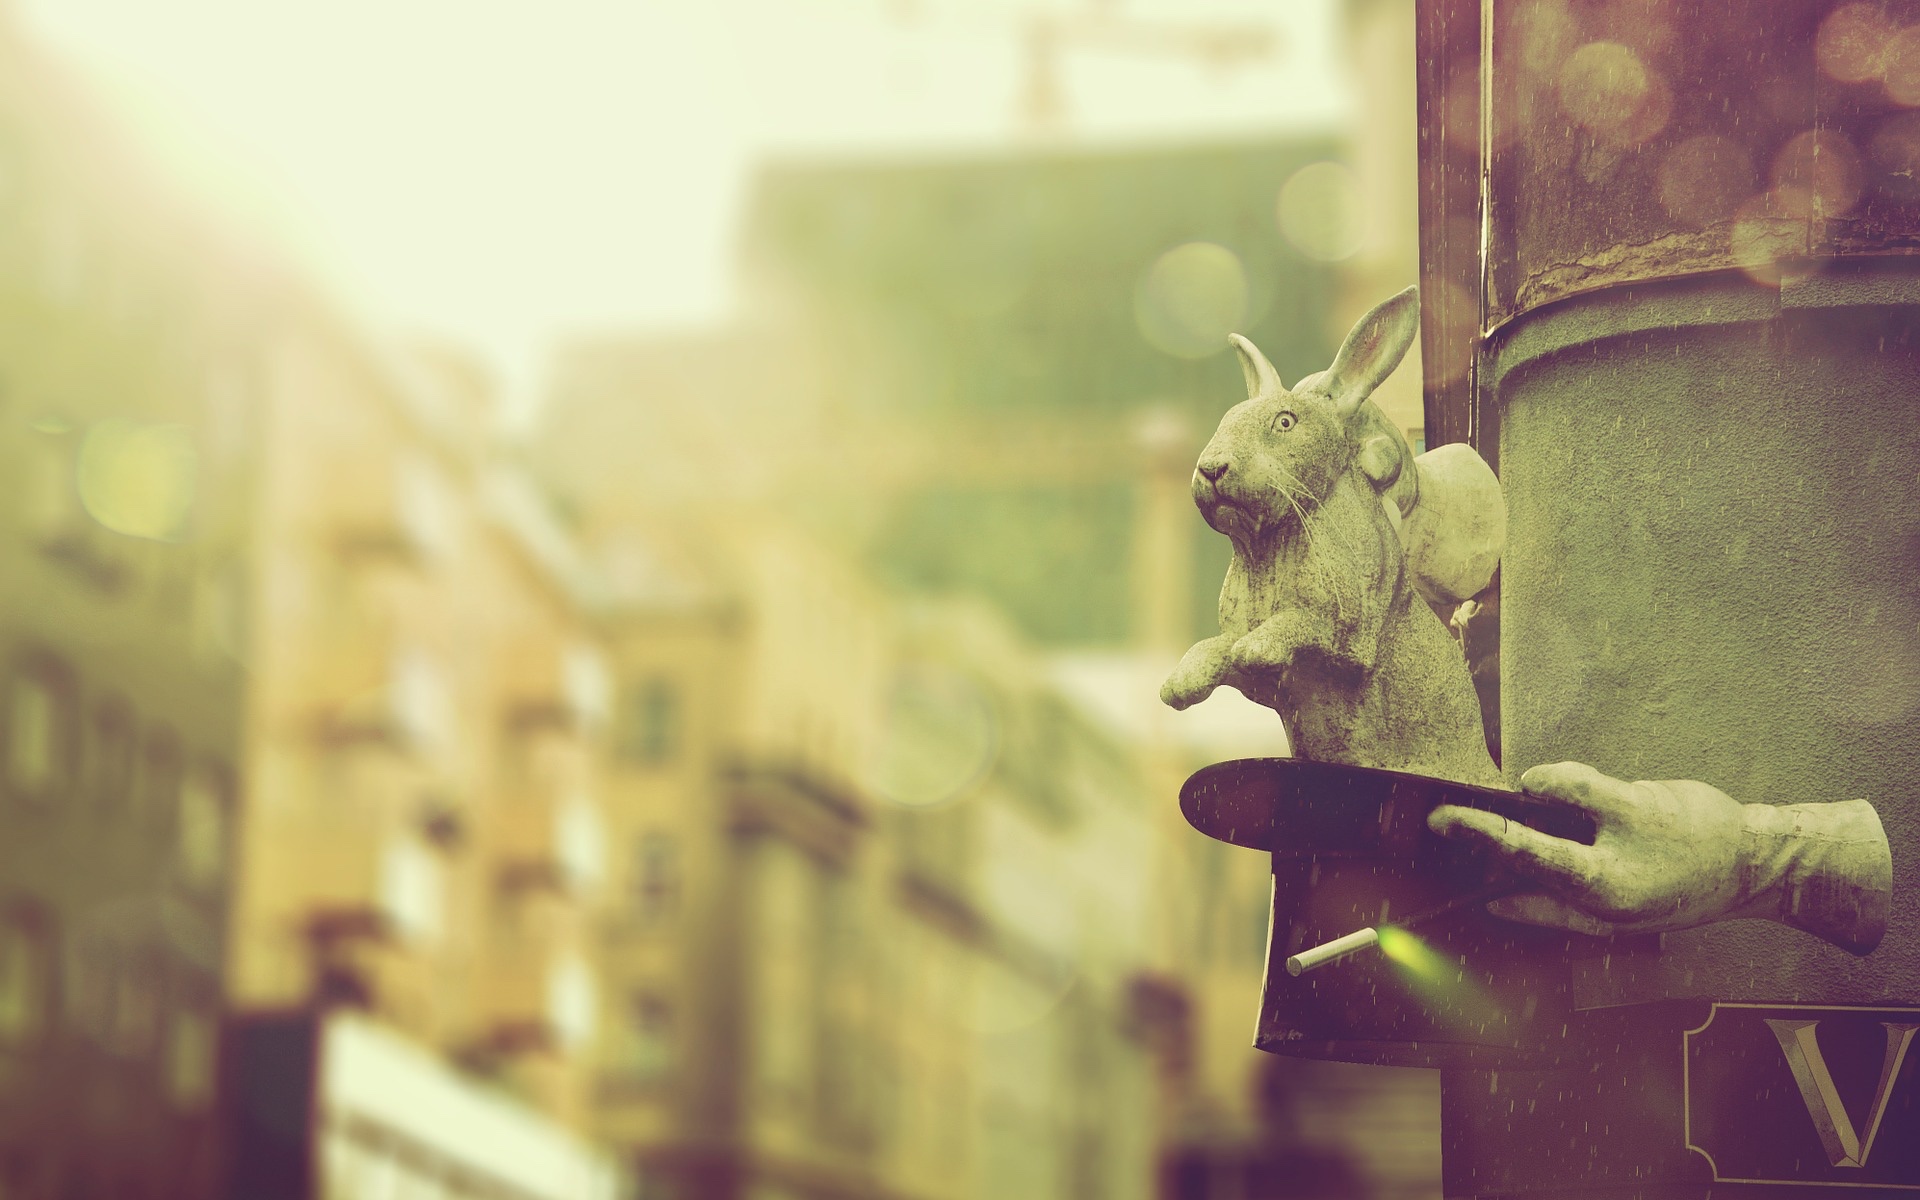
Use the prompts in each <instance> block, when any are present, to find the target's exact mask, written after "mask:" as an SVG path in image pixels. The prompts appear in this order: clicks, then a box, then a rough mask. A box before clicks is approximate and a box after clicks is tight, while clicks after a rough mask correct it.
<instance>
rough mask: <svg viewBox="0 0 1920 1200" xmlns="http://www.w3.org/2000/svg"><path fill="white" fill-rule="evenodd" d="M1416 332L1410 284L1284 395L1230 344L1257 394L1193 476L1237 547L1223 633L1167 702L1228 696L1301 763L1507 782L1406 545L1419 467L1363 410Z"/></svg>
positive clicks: (1216, 524) (1171, 689) (1198, 653)
mask: <svg viewBox="0 0 1920 1200" xmlns="http://www.w3.org/2000/svg"><path fill="white" fill-rule="evenodd" d="M1418 325H1419V299H1418V294H1417V292H1416V291H1415V289H1413V288H1408V289H1407V290H1406V291H1404V292H1401V293H1400V294H1399V295H1397V296H1394V297H1393V298H1392V299H1390V300H1387V301H1386V302H1384V303H1382V304H1380V305H1379V306H1377V307H1375V308H1374V309H1373V310H1372V311H1370V312H1368V313H1367V314H1366V315H1365V316H1363V317H1361V318H1360V320H1359V322H1358V323H1357V324H1356V325H1355V326H1354V328H1353V331H1352V332H1351V333H1349V334H1348V335H1347V339H1346V342H1345V343H1344V344H1343V345H1342V346H1341V347H1340V352H1339V354H1338V355H1336V356H1335V358H1334V362H1333V365H1332V366H1331V367H1329V368H1328V369H1327V370H1326V371H1323V372H1321V373H1320V374H1317V375H1313V376H1310V377H1308V378H1307V379H1304V380H1301V381H1300V383H1299V384H1298V385H1297V386H1296V387H1295V388H1294V389H1293V390H1292V391H1288V390H1287V388H1286V387H1285V386H1284V385H1283V384H1282V383H1281V382H1280V376H1279V374H1278V373H1277V372H1276V371H1275V370H1274V368H1273V365H1272V364H1271V363H1269V362H1268V361H1267V360H1266V358H1265V356H1263V355H1262V354H1261V353H1260V351H1259V349H1258V348H1256V347H1255V346H1254V344H1253V343H1252V342H1250V341H1248V340H1247V339H1246V338H1244V337H1241V336H1240V335H1238V334H1235V335H1233V337H1232V342H1233V345H1234V348H1235V349H1236V350H1237V351H1239V354H1240V365H1241V368H1242V370H1243V371H1244V373H1245V375H1246V381H1247V399H1246V400H1245V401H1244V402H1243V403H1241V404H1238V405H1236V406H1234V407H1233V408H1232V409H1231V410H1229V411H1228V412H1227V414H1226V416H1225V417H1223V418H1221V421H1220V427H1219V429H1218V430H1217V431H1216V432H1215V433H1214V435H1213V438H1212V440H1211V441H1209V442H1208V443H1207V446H1206V449H1205V450H1204V451H1202V452H1201V455H1200V461H1199V463H1198V465H1197V466H1196V467H1195V469H1194V473H1193V497H1194V502H1195V503H1196V504H1197V505H1198V506H1199V509H1200V512H1201V515H1202V516H1203V517H1205V519H1206V522H1207V524H1208V525H1210V526H1212V527H1213V528H1214V529H1215V530H1216V531H1218V532H1220V533H1223V534H1225V535H1226V536H1227V538H1228V539H1229V540H1231V541H1232V543H1233V562H1232V565H1231V566H1229V567H1228V568H1227V578H1226V582H1225V583H1224V584H1222V585H1221V588H1220V634H1219V635H1218V636H1217V637H1211V638H1208V639H1206V640H1205V641H1202V642H1200V643H1198V644H1196V645H1195V646H1194V647H1193V648H1192V649H1190V650H1188V651H1187V653H1186V654H1185V655H1184V656H1183V657H1182V658H1181V660H1180V664H1179V666H1177V667H1176V668H1175V669H1174V671H1173V674H1172V675H1170V676H1169V677H1168V678H1167V681H1166V683H1165V684H1164V685H1163V686H1162V688H1161V690H1160V697H1161V699H1162V700H1164V701H1165V702H1166V703H1167V704H1169V705H1171V706H1172V707H1174V708H1186V707H1188V706H1189V705H1192V704H1195V703H1198V702H1199V701H1201V700H1203V699H1205V698H1206V697H1207V696H1208V695H1209V694H1210V693H1212V691H1213V690H1214V689H1215V688H1216V687H1219V686H1221V685H1222V684H1225V685H1227V686H1230V687H1234V688H1237V689H1239V690H1240V691H1241V692H1242V693H1243V694H1245V695H1246V696H1247V697H1248V698H1249V699H1251V700H1253V701H1255V702H1256V703H1259V704H1262V705H1264V706H1266V707H1267V708H1270V709H1272V710H1274V711H1275V712H1276V713H1278V714H1279V715H1280V718H1281V720H1282V721H1283V722H1284V723H1285V725H1286V728H1287V733H1288V736H1289V738H1290V739H1291V742H1292V746H1293V752H1294V753H1295V754H1296V755H1297V756H1299V757H1301V758H1308V759H1316V760H1324V761H1332V762H1343V763H1350V764H1353V765H1356V766H1368V767H1382V768H1386V769H1388V770H1395V771H1409V772H1413V773H1416V774H1421V775H1431V776H1435V777H1438V778H1442V779H1451V780H1455V781H1458V782H1461V783H1469V784H1477V785H1480V786H1484V787H1499V786H1501V778H1500V772H1499V769H1498V768H1497V767H1495V766H1494V763H1493V760H1492V758H1491V757H1490V756H1489V754H1488V752H1487V746H1486V741H1485V737H1484V733H1483V731H1482V726H1481V722H1480V704H1479V699H1478V697H1477V696H1476V694H1475V692H1474V687H1473V683H1472V680H1471V679H1470V678H1469V676H1468V673H1467V664H1466V661H1465V658H1464V657H1463V655H1462V654H1461V651H1460V647H1459V644H1458V643H1457V642H1456V641H1454V639H1453V637H1452V635H1451V634H1449V633H1448V631H1447V628H1446V626H1445V625H1444V624H1443V623H1442V622H1441V620H1440V618H1439V617H1438V616H1436V615H1435V613H1434V611H1433V609H1432V608H1431V607H1429V605H1428V603H1427V601H1426V600H1423V599H1422V598H1421V595H1420V593H1419V592H1418V591H1416V588H1415V586H1414V580H1413V578H1412V576H1411V573H1410V572H1409V570H1408V564H1407V554H1406V551H1405V550H1404V549H1403V546H1402V530H1401V525H1402V521H1401V519H1400V518H1402V517H1403V516H1405V515H1407V514H1409V513H1412V512H1417V511H1418V507H1417V506H1418V505H1419V503H1420V498H1419V481H1420V475H1419V472H1418V471H1417V470H1416V469H1415V464H1416V463H1418V462H1420V461H1421V460H1417V459H1414V458H1413V457H1412V455H1411V452H1410V451H1409V450H1408V448H1407V446H1406V443H1405V442H1404V441H1403V440H1402V439H1401V437H1400V434H1399V432H1398V431H1397V430H1396V429H1394V428H1393V426H1392V425H1391V423H1390V422H1389V421H1388V420H1387V419H1386V417H1385V415H1384V414H1383V413H1381V411H1380V410H1379V407H1378V406H1377V405H1375V404H1373V403H1372V402H1371V401H1370V400H1369V399H1368V397H1369V396H1370V395H1371V394H1372V392H1373V390H1374V389H1375V388H1376V387H1378V386H1379V385H1380V383H1381V381H1383V380H1384V379H1386V377H1387V376H1388V375H1389V374H1391V373H1392V371H1393V369H1394V368H1395V367H1396V366H1398V365H1399V363H1400V360H1401V358H1402V357H1404V356H1405V354H1406V352H1407V348H1408V347H1409V346H1410V345H1411V344H1412V342H1413V338H1414V334H1415V332H1416V330H1417V329H1418ZM1468 453H1469V454H1471V451H1468ZM1426 457H1428V456H1422V459H1424V458H1426ZM1475 461H1476V462H1477V461H1478V460H1477V456H1475ZM1478 466H1479V470H1480V471H1483V472H1486V466H1485V464H1484V463H1479V464H1478ZM1487 477H1488V478H1489V479H1490V478H1491V472H1487ZM1494 490H1495V494H1496V496H1497V490H1498V489H1497V484H1495V485H1494ZM1389 507H1392V508H1393V509H1394V510H1395V511H1394V512H1392V513H1389V512H1388V509H1389ZM1501 520H1502V524H1504V512H1503V513H1502V514H1501ZM1486 569H1487V570H1488V571H1490V570H1491V566H1490V565H1489V566H1488V567H1487V568H1486Z"/></svg>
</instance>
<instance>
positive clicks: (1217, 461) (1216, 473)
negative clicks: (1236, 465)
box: [1200, 458, 1232, 483]
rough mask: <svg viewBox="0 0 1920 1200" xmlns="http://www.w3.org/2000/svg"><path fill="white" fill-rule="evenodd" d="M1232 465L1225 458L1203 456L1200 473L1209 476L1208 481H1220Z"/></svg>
mask: <svg viewBox="0 0 1920 1200" xmlns="http://www.w3.org/2000/svg"><path fill="white" fill-rule="evenodd" d="M1231 465H1232V464H1231V463H1229V462H1228V461H1227V460H1226V459H1224V458H1203V459H1201V460H1200V473H1201V474H1202V475H1205V476H1206V477H1207V482H1208V483H1218V482H1219V480H1220V477H1221V476H1222V475H1225V474H1226V473H1227V468H1228V467H1229V466H1231Z"/></svg>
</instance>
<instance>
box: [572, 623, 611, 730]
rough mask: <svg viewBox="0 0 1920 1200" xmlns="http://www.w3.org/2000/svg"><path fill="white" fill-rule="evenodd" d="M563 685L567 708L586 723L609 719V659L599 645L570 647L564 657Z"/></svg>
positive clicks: (594, 723)
mask: <svg viewBox="0 0 1920 1200" xmlns="http://www.w3.org/2000/svg"><path fill="white" fill-rule="evenodd" d="M560 671H561V678H562V687H563V688H564V690H565V692H566V697H567V707H568V708H569V709H571V710H572V711H573V714H574V716H575V717H576V718H577V719H578V720H579V721H580V723H581V724H583V725H599V724H602V723H603V722H605V720H606V718H607V707H608V697H607V693H608V691H609V688H610V685H609V682H608V679H607V663H606V659H605V658H604V657H602V656H601V654H600V651H599V649H598V648H597V647H595V646H592V645H590V644H588V643H585V642H576V643H574V644H573V645H571V646H568V647H567V649H566V652H565V654H564V655H563V656H562V659H561V665H560Z"/></svg>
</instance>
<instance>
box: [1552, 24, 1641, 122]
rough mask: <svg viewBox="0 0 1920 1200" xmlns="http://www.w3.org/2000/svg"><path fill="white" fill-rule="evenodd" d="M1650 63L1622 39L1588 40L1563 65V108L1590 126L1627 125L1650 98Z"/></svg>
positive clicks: (1561, 104)
mask: <svg viewBox="0 0 1920 1200" xmlns="http://www.w3.org/2000/svg"><path fill="white" fill-rule="evenodd" d="M1652 87H1653V82H1652V80H1651V78H1650V77H1649V76H1648V74H1647V68H1646V66H1645V65H1644V64H1643V63H1642V62H1641V61H1640V56H1639V55H1638V54H1635V53H1634V52H1633V51H1632V50H1630V49H1628V48H1627V47H1626V46H1623V45H1621V44H1620V43H1619V42H1588V43H1587V44H1586V45H1584V46H1582V47H1580V48H1579V49H1578V50H1575V51H1574V52H1573V55H1572V57H1570V58H1568V59H1567V61H1566V63H1565V65H1563V66H1562V67H1561V68H1560V107H1561V108H1562V109H1563V110H1565V112H1566V114H1567V115H1568V116H1569V117H1572V118H1573V119H1574V120H1576V121H1578V122H1579V123H1580V124H1582V125H1585V126H1586V127H1587V128H1589V129H1595V130H1610V129H1615V128H1618V127H1621V126H1624V125H1626V124H1627V123H1628V122H1629V121H1631V120H1632V118H1633V117H1635V116H1636V115H1637V114H1638V113H1639V111H1640V107H1641V105H1643V104H1645V103H1646V101H1647V96H1648V93H1649V91H1650V90H1651V89H1652Z"/></svg>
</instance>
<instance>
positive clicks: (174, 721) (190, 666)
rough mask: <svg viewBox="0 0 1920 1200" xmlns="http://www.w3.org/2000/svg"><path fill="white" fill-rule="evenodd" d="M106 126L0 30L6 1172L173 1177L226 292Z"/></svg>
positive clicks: (213, 588) (223, 770)
mask: <svg viewBox="0 0 1920 1200" xmlns="http://www.w3.org/2000/svg"><path fill="white" fill-rule="evenodd" d="M107 132H108V131H107V130H105V128H104V127H103V126H102V124H101V123H100V122H99V121H98V120H97V118H96V116H95V114H94V113H93V112H92V110H91V109H90V108H89V107H88V105H87V103H86V99H85V97H84V96H81V95H78V94H75V93H73V92H71V91H69V90H68V89H67V88H66V87H65V86H64V82H63V81H62V80H61V79H59V78H58V77H54V76H50V75H47V74H45V73H44V72H42V70H41V69H40V64H39V63H37V62H36V61H34V60H33V59H32V58H31V56H29V55H27V54H26V53H24V52H23V51H22V50H21V48H20V47H18V46H16V45H15V44H14V43H13V42H12V41H11V40H9V39H8V38H7V37H6V36H5V31H4V28H3V27H0V412H3V413H4V420H3V421H0V478H4V479H5V480H6V486H7V489H8V492H9V502H8V503H7V504H6V505H5V506H4V508H0V513H3V514H4V515H3V516H0V525H3V527H4V535H3V539H4V540H0V556H3V557H4V562H5V566H4V568H3V569H0V595H3V596H4V599H3V600H0V671H3V672H4V675H0V680H3V681H4V682H0V731H3V732H0V783H3V784H4V788H3V789H0V793H3V799H0V1191H4V1192H5V1193H6V1194H8V1195H14V1194H26V1195H34V1194H50V1189H53V1188H55V1187H66V1188H69V1189H70V1190H71V1194H76V1195H165V1194H190V1193H192V1192H194V1191H197V1190H204V1189H205V1188H207V1187H208V1186H210V1185H211V1182H212V1180H213V1178H214V1174H215V1171H216V1169H217V1161H216V1157H217V1156H216V1151H217V1139H216V1133H217V1123H216V1121H215V1117H214V1101H215V1095H214V1093H215V1073H216V1069H217V1065H216V1045H217V1041H218V1028H219V1025H218V1023H219V1017H220V1012H221V1003H220V1002H221V981H222V967H223V962H224V959H225V952H226V943H227V924H228V915H229V905H230V900H231V895H230V887H229V875H228V849H229V845H230V842H231V832H232V828H233V818H234V815H235V797H236V784H237V778H238V772H239V770H240V764H241V762H242V759H243V756H244V745H243V740H242V732H241V731H242V709H243V703H244V700H243V697H244V675H243V673H242V671H241V670H240V669H239V666H238V664H237V663H236V662H235V661H234V660H233V658H232V657H231V656H230V655H229V654H227V653H225V652H224V644H225V639H226V638H227V636H228V635H229V634H230V633H231V630H232V619H233V616H234V609H233V607H232V604H231V601H232V599H233V595H234V587H235V570H236V567H237V564H238V563H239V562H240V561H241V558H242V556H243V555H244V553H245V538H246V524H245V503H244V494H245V489H246V487H247V482H248V477H249V470H248V467H247V465H246V462H245V459H244V456H243V455H241V454H240V453H238V448H237V447H235V446H233V445H231V444H226V443H209V444H203V445H200V446H195V445H193V444H192V443H191V442H190V441H189V439H188V437H187V436H186V435H185V434H184V432H183V430H184V425H183V422H186V421H191V420H194V419H196V418H197V417H198V415H199V413H200V412H201V411H202V408H203V406H205V405H209V404H217V403H220V402H221V398H222V397H223V396H224V395H226V392H225V390H224V389H225V378H226V377H225V375H224V368H225V366H226V364H227V362H228V361H229V348H230V344H229V341H228V338H229V334H230V330H229V328H228V326H227V325H226V323H225V321H224V320H223V318H224V316H225V314H224V313H223V312H222V299H223V298H222V297H220V296H218V295H215V294H212V293H211V292H210V291H209V290H208V289H205V288H203V287H202V286H201V285H200V284H199V282H198V279H197V277H196V273H195V271H194V269H193V267H194V264H195V263H196V262H197V261H201V260H202V256H203V255H204V256H206V257H208V258H215V257H217V256H218V255H219V253H220V248H219V247H218V246H217V245H216V244H215V243H214V242H213V239H211V238H208V237H206V236H204V231H201V230H196V229H194V228H192V227H191V226H189V225H184V224H182V223H181V222H179V221H178V220H176V218H177V216H178V214H176V213H173V212H169V211H168V210H167V209H166V207H165V205H164V204H163V203H158V202H155V203H134V204H130V203H127V202H126V200H125V199H124V197H125V196H126V195H127V194H128V192H129V190H130V188H133V187H137V179H138V177H137V175H136V174H133V173H130V172H128V171H127V170H126V164H125V163H124V162H123V161H121V160H119V159H116V158H115V157H114V156H113V155H111V154H110V153H107V152H106V151H105V146H106V145H107V141H106V136H107ZM96 135H98V136H96ZM136 194H137V193H136ZM142 199H143V200H150V199H156V198H151V197H142ZM189 458H192V459H196V460H197V461H198V463H199V467H198V474H199V476H200V480H201V482H200V484H199V488H200V497H199V503H198V505H197V506H196V507H195V510H194V511H193V513H192V515H191V517H190V518H188V516H187V514H186V513H185V510H184V508H183V506H182V505H181V504H180V503H179V496H178V491H177V485H178V482H179V478H180V472H179V469H178V468H179V467H180V465H181V463H182V462H183V461H185V460H187V459H189ZM189 520H190V522H191V530H192V535H193V536H192V541H191V542H190V543H188V542H185V541H181V540H176V539H177V538H178V537H179V535H180V534H181V533H183V532H184V528H185V525H186V523H187V522H188V521H189Z"/></svg>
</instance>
